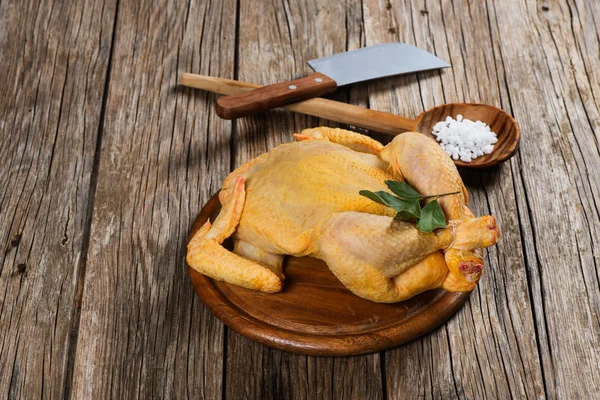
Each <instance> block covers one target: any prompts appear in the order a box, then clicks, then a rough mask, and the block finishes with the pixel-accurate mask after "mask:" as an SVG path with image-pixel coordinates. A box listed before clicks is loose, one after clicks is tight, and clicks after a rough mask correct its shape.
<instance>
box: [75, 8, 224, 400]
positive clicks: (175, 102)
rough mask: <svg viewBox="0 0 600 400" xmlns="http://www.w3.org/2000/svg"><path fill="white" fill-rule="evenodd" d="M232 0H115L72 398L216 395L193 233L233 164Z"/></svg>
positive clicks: (212, 325) (214, 333)
mask: <svg viewBox="0 0 600 400" xmlns="http://www.w3.org/2000/svg"><path fill="white" fill-rule="evenodd" d="M232 9H233V10H235V2H233V1H207V2H179V3H173V2H146V1H139V2H136V1H130V2H122V3H120V4H119V9H118V16H117V26H116V36H115V51H114V56H113V63H112V69H111V74H110V82H109V86H108V99H107V110H106V116H105V121H104V131H103V139H102V153H101V159H100V166H99V175H98V187H97V191H96V199H95V204H94V212H93V218H92V225H91V237H90V246H89V255H88V267H87V271H86V276H85V287H84V292H83V304H82V311H81V322H80V330H79V338H78V345H77V352H76V357H75V362H74V374H73V398H107V397H112V398H142V399H150V398H187V397H189V398H194V399H197V398H207V399H216V398H220V397H221V394H222V377H223V327H222V325H221V324H220V323H219V322H218V321H217V320H216V319H215V318H214V317H212V315H211V314H210V313H209V312H208V311H207V310H205V309H204V307H203V306H202V304H201V303H200V302H199V301H198V299H197V297H196V296H195V295H194V292H193V289H192V287H191V285H190V283H189V279H188V277H187V274H186V270H185V267H184V265H185V264H184V255H185V243H186V240H185V238H186V235H187V231H188V229H189V222H190V221H191V220H193V218H194V216H195V214H196V213H197V211H198V210H199V209H200V206H201V205H202V204H203V202H204V201H206V200H207V199H208V198H209V196H208V194H209V193H211V192H213V191H215V190H216V189H217V188H218V187H219V186H220V182H221V180H222V179H223V178H224V177H225V176H226V175H227V173H228V172H229V167H230V152H229V146H230V144H229V139H230V132H231V127H230V123H229V122H226V121H223V120H221V119H219V118H217V117H216V115H215V113H214V102H215V97H214V96H212V95H210V96H208V95H206V94H203V93H193V92H191V91H189V90H179V89H177V88H176V87H175V86H176V83H177V81H178V74H179V73H181V72H182V71H186V70H196V71H202V72H203V73H206V74H211V75H218V76H231V75H232V74H233V56H234V46H233V45H234V38H235V19H236V17H235V13H231V10H232Z"/></svg>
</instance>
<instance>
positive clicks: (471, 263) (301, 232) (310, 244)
mask: <svg viewBox="0 0 600 400" xmlns="http://www.w3.org/2000/svg"><path fill="white" fill-rule="evenodd" d="M294 136H295V137H296V139H297V140H298V141H297V142H294V143H288V144H283V145H280V146H278V147H276V148H274V149H272V150H271V151H269V152H268V153H265V154H263V155H261V156H259V157H257V158H255V159H253V160H251V161H249V162H247V163H246V164H244V165H242V166H241V167H240V168H238V169H236V170H235V171H233V172H232V173H231V174H230V175H229V176H228V177H227V178H226V179H225V181H224V182H223V187H222V190H221V192H220V193H219V200H220V201H221V204H222V209H221V212H220V213H219V215H218V216H217V218H216V219H215V221H214V223H213V224H211V223H210V221H208V222H206V224H204V226H202V228H201V229H200V230H199V231H198V232H197V233H196V234H195V235H194V236H193V237H192V239H191V240H190V242H189V244H188V252H187V262H188V264H189V265H190V266H191V267H192V268H194V269H195V270H197V271H198V272H200V273H203V274H205V275H208V276H210V277H211V278H213V279H216V280H223V281H226V282H229V283H232V284H235V285H240V286H243V287H246V288H249V289H256V290H261V291H263V292H269V293H273V292H278V291H280V290H281V289H282V287H283V280H284V274H283V271H282V265H283V257H284V256H285V255H291V256H296V257H301V256H311V257H316V258H319V259H322V260H323V261H325V262H326V263H327V265H328V266H329V268H330V269H331V271H332V272H333V274H334V275H335V276H336V277H337V278H338V279H339V280H340V281H341V282H342V283H343V284H344V285H345V286H346V287H347V288H348V289H349V290H350V291H352V292H353V293H354V294H356V295H358V296H360V297H363V298H365V299H368V300H372V301H376V302H385V303H393V302H399V301H403V300H406V299H408V298H410V297H412V296H414V295H416V294H419V293H421V292H423V291H426V290H429V289H434V288H438V287H442V288H444V289H446V290H448V291H469V290H472V289H473V287H474V286H475V285H476V284H477V282H478V280H479V278H480V276H481V271H482V268H483V258H482V257H481V254H480V250H479V249H481V248H483V247H488V246H492V245H494V244H495V243H496V242H497V241H498V240H499V238H500V231H499V229H498V227H497V226H496V222H495V219H494V217H492V216H485V217H480V218H475V217H474V216H473V213H471V211H470V210H469V209H468V208H467V206H466V202H467V191H466V189H465V187H464V185H463V183H462V180H461V178H460V175H459V174H458V171H457V170H456V167H455V166H454V163H453V162H452V161H451V159H450V157H449V156H448V155H447V154H446V153H445V152H444V150H443V149H442V148H441V147H440V146H439V145H438V144H437V143H436V142H435V141H434V140H432V139H430V138H427V137H425V136H424V135H422V134H420V133H415V132H407V133H403V134H401V135H399V136H397V137H396V138H394V140H392V141H391V142H390V143H389V144H388V145H387V146H383V145H382V144H381V143H379V142H377V141H375V140H373V139H371V138H369V137H367V136H364V135H360V134H358V133H355V132H351V131H346V130H343V129H332V128H326V127H321V128H315V129H307V130H304V131H303V132H302V133H300V134H297V135H294ZM386 180H396V181H406V182H407V183H408V184H409V185H411V186H412V187H414V188H415V189H416V190H417V191H419V192H420V193H422V194H424V195H429V194H438V193H448V192H459V193H458V194H455V195H450V196H445V197H442V198H440V200H439V203H440V205H441V207H442V209H443V210H444V213H445V215H446V219H447V223H448V226H447V228H443V229H437V230H436V231H434V232H432V233H424V232H421V231H419V230H418V229H417V228H416V226H415V225H414V224H411V223H409V222H404V221H400V220H396V219H394V215H395V211H394V210H392V209H391V208H388V207H386V206H383V205H380V204H378V203H375V202H373V201H371V200H369V199H368V198H366V197H363V196H361V195H359V191H361V190H370V191H380V190H384V191H386V190H387V186H386V184H385V181H386ZM230 236H232V238H233V240H234V248H233V252H230V251H228V250H227V249H225V248H224V247H222V245H221V244H222V243H223V241H224V240H225V239H226V238H228V237H230Z"/></svg>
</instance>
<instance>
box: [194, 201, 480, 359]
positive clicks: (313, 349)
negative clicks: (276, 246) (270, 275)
mask: <svg viewBox="0 0 600 400" xmlns="http://www.w3.org/2000/svg"><path fill="white" fill-rule="evenodd" d="M220 209H221V206H220V204H219V199H218V197H217V195H214V196H213V197H212V198H211V199H210V200H209V201H208V203H206V205H205V206H204V208H202V211H201V212H200V214H199V215H198V217H197V218H196V221H195V222H194V224H193V226H192V231H191V233H190V235H193V234H194V233H195V232H196V231H197V230H198V229H199V228H200V226H202V224H204V223H205V222H206V220H207V219H208V218H210V220H211V221H214V219H215V217H216V216H217V215H218V213H219V210H220ZM224 245H225V246H226V247H227V246H228V244H227V242H225V243H224ZM283 272H284V274H285V276H286V279H285V282H284V286H283V290H282V291H281V292H279V293H273V294H268V293H262V292H258V291H254V290H249V289H244V288H241V287H239V286H235V285H230V284H228V283H225V282H218V281H215V280H213V279H211V278H209V277H207V276H205V275H202V274H200V273H198V272H196V271H195V270H194V269H192V268H190V267H189V266H188V274H189V275H190V278H191V280H192V284H193V286H194V289H195V291H196V293H197V294H198V296H200V299H201V300H202V302H203V303H204V304H205V305H206V306H207V307H208V308H209V309H210V310H211V311H212V312H213V313H214V314H215V315H216V317H217V318H219V319H220V320H221V321H222V322H223V323H224V324H225V325H227V326H229V327H230V328H231V329H233V330H235V331H236V332H238V333H240V334H241V335H244V336H246V337H247V338H249V339H252V340H254V341H256V342H259V343H262V344H264V345H266V346H269V347H273V348H276V349H280V350H285V351H290V352H293V353H299V354H306V355H313V356H351V355H358V354H369V353H374V352H378V351H381V350H385V349H389V348H392V347H396V346H398V345H400V344H403V343H406V342H408V341H410V340H413V339H416V338H418V337H419V336H421V335H424V334H425V333H427V332H429V331H431V330H433V329H435V328H436V327H437V326H439V325H440V324H442V323H443V322H444V321H446V320H447V319H448V318H449V317H450V316H452V315H453V314H454V313H455V312H456V310H458V308H459V307H460V306H461V305H463V304H464V303H465V301H466V300H467V299H468V298H469V295H470V293H450V292H446V291H445V290H441V289H437V290H431V291H428V292H425V293H422V294H420V295H418V296H415V297H413V298H411V299H409V300H407V301H403V302H401V303H396V304H379V303H374V302H372V301H369V300H365V299H362V298H360V297H358V296H356V295H354V294H352V293H351V292H350V291H349V290H347V289H346V288H345V287H344V286H343V285H342V284H341V283H340V281H338V280H337V278H336V277H335V276H334V275H333V274H332V273H331V272H330V271H329V268H327V265H326V264H325V263H324V262H323V261H321V260H317V259H315V258H311V257H302V258H296V257H287V258H286V261H285V264H284V269H283Z"/></svg>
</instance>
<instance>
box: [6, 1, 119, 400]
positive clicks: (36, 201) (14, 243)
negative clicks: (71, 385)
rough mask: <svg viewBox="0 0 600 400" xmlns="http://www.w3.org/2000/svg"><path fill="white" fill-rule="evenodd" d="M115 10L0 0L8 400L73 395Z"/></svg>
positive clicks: (109, 4)
mask: <svg viewBox="0 0 600 400" xmlns="http://www.w3.org/2000/svg"><path fill="white" fill-rule="evenodd" d="M114 14H115V2H114V1H111V0H107V1H102V0H100V1H95V0H92V1H71V2H65V3H64V4H59V2H56V3H53V2H47V1H45V2H38V1H11V0H4V1H1V2H0V69H1V71H2V73H1V74H0V393H1V396H3V397H9V398H63V397H65V396H66V394H67V393H68V391H69V390H68V376H69V371H70V368H71V365H72V364H71V358H72V354H73V351H74V344H75V338H76V333H77V321H78V307H79V296H80V293H78V291H79V290H80V287H79V283H80V282H81V279H82V277H83V276H82V271H84V270H85V263H86V260H85V254H86V251H87V237H88V234H89V215H90V213H91V208H90V200H91V198H92V197H93V186H94V184H93V180H94V179H93V177H92V173H93V172H92V171H93V169H94V157H95V149H96V143H97V138H98V130H99V127H100V125H101V110H102V102H103V95H104V90H105V79H106V72H107V68H108V64H109V55H110V50H111V39H112V27H113V21H114ZM67 20H68V21H71V22H70V24H68V25H66V24H65V23H64V21H67Z"/></svg>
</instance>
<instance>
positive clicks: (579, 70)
mask: <svg viewBox="0 0 600 400" xmlns="http://www.w3.org/2000/svg"><path fill="white" fill-rule="evenodd" d="M113 32H114V33H115V34H114V37H113ZM598 32H600V3H599V2H597V1H585V0H547V1H544V2H539V1H535V0H506V1H493V0H476V1H467V0H456V1H445V0H438V1H429V0H347V1H344V2H339V1H332V0H321V1H316V0H315V1H312V0H311V1H306V2H297V1H288V0H284V1H280V2H277V1H259V0H239V1H236V0H225V1H216V0H190V1H170V2H166V1H161V0H155V1H150V2H143V1H139V0H137V1H136V0H118V1H117V0H112V1H111V0H104V1H101V0H91V1H86V2H83V1H80V0H75V1H72V2H64V1H62V2H61V1H54V2H52V1H50V0H42V1H39V2H33V1H24V2H16V1H14V0H1V1H0V67H2V71H3V72H2V74H0V94H1V96H0V215H1V216H2V218H0V242H1V243H2V246H0V254H1V257H2V258H1V259H0V260H1V264H0V337H1V339H0V393H2V394H3V395H5V394H6V395H7V396H8V397H9V398H21V397H26V398H30V397H54V398H63V397H71V398H86V397H99V398H106V397H111V396H112V397H115V398H186V397H189V398H211V399H212V398H221V397H226V398H233V399H237V398H292V399H295V398H306V399H329V398H357V399H362V398H371V399H382V398H394V399H395V398H427V399H429V398H438V399H447V398H473V399H479V398H492V399H494V398H510V397H515V398H568V399H570V398H597V397H599V396H600V368H598V365H599V364H600V279H599V276H600V272H599V271H598V263H599V262H600V260H599V254H600V247H599V245H598V238H599V237H600V212H599V208H598V204H600V175H599V174H598V173H597V171H599V170H600V146H599V145H598V142H599V132H600V107H599V106H600V97H599V96H600V95H599V93H600V56H599V54H600V53H599V52H600V39H599V37H600V36H599V33H598ZM113 40H114V45H111V42H112V41H113ZM395 40H400V41H404V42H407V43H412V44H415V45H417V46H418V47H421V48H423V49H425V50H427V51H430V52H432V53H435V54H436V55H437V56H439V57H441V58H443V59H445V60H447V61H449V62H450V63H451V64H452V68H451V69H448V70H444V71H432V72H423V73H419V74H410V75H406V76H400V77H394V78H390V79H383V80H380V81H376V82H370V83H362V84H358V85H352V86H351V87H347V88H346V87H343V88H341V89H339V90H338V91H337V92H336V93H335V94H333V95H332V96H331V97H332V98H334V99H335V100H339V101H349V102H350V103H352V104H356V105H360V106H367V107H371V108H373V109H377V110H380V111H386V112H392V113H396V114H399V115H404V116H406V117H416V116H417V115H419V114H420V113H421V112H422V111H424V110H426V109H428V108H431V107H433V106H436V105H439V104H443V103H449V102H479V103H488V104H491V105H493V106H496V107H500V108H502V109H504V110H506V111H508V112H509V113H510V114H512V115H513V116H514V117H515V119H516V120H517V121H518V123H519V124H520V127H521V134H522V137H521V143H520V146H519V151H518V153H517V154H516V155H515V157H513V158H512V159H511V160H510V161H509V162H508V163H505V164H503V165H501V166H498V167H497V168H495V169H491V170H489V171H481V172H477V171H467V170H462V171H461V173H462V175H463V177H464V179H465V182H466V183H467V186H468V188H469V192H470V202H469V205H470V206H471V207H472V208H473V210H474V211H475V213H476V214H480V215H481V214H488V213H491V214H493V215H494V216H496V218H497V220H498V223H499V225H500V227H501V228H502V232H503V238H502V240H501V241H500V242H499V243H498V245H497V246H495V247H494V248H492V249H490V250H489V251H488V252H487V253H486V261H487V263H486V264H487V265H486V269H485V271H484V274H483V277H482V279H481V281H480V283H479V285H478V287H477V290H476V291H475V292H474V293H473V294H472V296H471V298H470V301H469V302H468V303H467V304H466V305H465V307H463V308H462V309H461V310H460V311H459V312H458V313H457V315H456V316H455V317H454V318H452V319H450V320H449V322H448V323H447V324H445V325H444V326H442V327H441V328H439V329H437V330H436V331H434V332H433V333H432V334H430V335H427V336H425V337H423V338H421V339H419V340H417V341H415V342H412V343H411V344H408V345H405V346H402V347H400V348H398V349H395V350H392V351H388V352H385V353H379V354H375V355H370V356H361V357H351V358H339V359H334V358H325V357H306V356H298V355H293V354H289V353H284V352H281V351H277V350H271V349H269V348H266V347H264V346H261V345H258V344H256V343H253V342H251V341H249V340H247V339H245V338H243V337H242V336H240V335H238V334H237V333H235V332H233V331H231V330H229V329H226V328H224V327H223V325H222V324H221V323H220V322H218V321H217V320H216V319H215V318H214V317H213V316H212V315H211V313H210V312H208V311H207V310H206V309H205V308H204V307H203V305H202V304H201V302H200V301H199V300H198V298H197V297H196V296H195V294H194V293H193V289H192V287H191V285H190V283H189V280H188V278H187V275H186V271H185V263H184V244H185V239H186V236H187V229H188V227H189V225H190V223H191V221H192V220H193V219H194V217H195V216H196V214H197V213H198V212H199V210H200V208H201V206H202V204H203V203H204V202H205V201H206V200H207V199H208V197H209V195H210V194H211V193H214V192H215V191H216V190H217V189H218V188H219V186H220V183H221V180H222V179H223V178H224V177H225V176H226V175H227V174H228V172H229V171H231V169H232V168H234V167H236V166H238V165H241V164H242V163H244V162H245V161H247V160H248V159H250V158H251V157H254V156H256V155H258V154H260V153H262V152H264V151H266V150H268V149H270V148H272V147H274V146H276V145H278V144H280V143H282V142H286V141H289V140H291V136H290V134H291V133H293V132H296V131H298V130H300V129H302V128H306V127H310V126H317V125H321V124H329V125H334V124H332V123H330V122H328V121H323V120H319V119H317V118H314V117H305V116H300V115H296V114H292V113H288V112H285V111H279V110H278V111H272V112H269V113H265V114H263V115H260V116H256V117H251V118H246V119H242V120H239V121H236V122H234V123H230V122H224V121H221V120H219V119H218V118H217V117H216V115H215V113H214V111H213V110H214V107H215V100H216V97H215V96H214V95H207V94H205V93H201V92H196V91H193V90H188V89H179V88H176V87H175V86H176V82H177V78H178V74H180V73H182V72H184V71H190V72H196V73H202V74H205V75H214V76H222V77H226V78H236V79H240V80H245V81H250V82H255V83H259V84H267V83H272V82H277V81H283V80H287V79H293V78H298V77H301V76H304V75H306V74H307V73H309V72H310V70H309V69H308V66H306V65H305V61H306V60H309V59H313V58H317V57H322V56H326V55H330V54H334V53H337V52H340V51H345V50H351V49H354V48H359V47H363V46H365V45H371V44H377V43H383V42H389V41H395ZM111 52H112V56H111ZM109 59H111V60H112V61H111V62H109ZM30 110H31V111H30ZM103 110H104V111H103ZM374 136H375V135H374ZM377 139H380V140H387V139H386V138H385V137H377ZM98 144H100V145H98ZM95 160H96V161H98V160H99V162H95ZM96 170H97V182H98V186H97V189H96V190H95V191H94V187H95V181H96V178H95V177H94V176H96V175H95V171H96ZM92 210H93V214H92ZM92 215H93V216H92ZM88 243H89V251H88ZM81 290H83V300H82V301H83V304H82V309H81V317H80V318H79V309H78V307H79V304H81V303H80V302H79V297H78V296H79V295H80V294H81V293H80V291H81ZM78 321H79V322H78ZM75 347H76V350H75ZM71 377H72V381H71Z"/></svg>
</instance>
